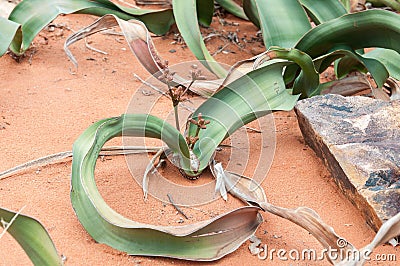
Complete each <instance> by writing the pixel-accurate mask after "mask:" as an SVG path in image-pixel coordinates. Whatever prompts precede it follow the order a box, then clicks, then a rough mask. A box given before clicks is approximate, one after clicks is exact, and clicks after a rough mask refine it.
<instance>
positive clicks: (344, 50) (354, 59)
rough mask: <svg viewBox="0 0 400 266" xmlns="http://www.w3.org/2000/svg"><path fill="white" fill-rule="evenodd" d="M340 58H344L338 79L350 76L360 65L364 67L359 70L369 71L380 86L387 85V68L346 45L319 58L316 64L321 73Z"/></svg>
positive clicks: (340, 65) (338, 65) (338, 69)
mask: <svg viewBox="0 0 400 266" xmlns="http://www.w3.org/2000/svg"><path fill="white" fill-rule="evenodd" d="M342 57H343V58H342ZM338 58H342V59H341V60H340V61H339V63H338V64H337V68H336V76H337V77H338V78H342V77H344V76H345V75H346V74H348V73H349V71H350V70H352V67H353V65H354V64H356V65H358V64H360V65H361V66H362V67H360V68H359V69H357V70H363V69H367V70H368V71H369V72H370V73H371V75H372V77H373V78H374V80H375V82H376V83H377V84H378V86H383V83H385V81H386V80H387V78H388V77H389V73H388V71H387V70H386V67H385V66H384V65H383V64H382V63H381V62H379V61H378V60H375V59H373V58H366V57H363V56H362V55H360V54H358V53H357V52H355V51H354V50H352V49H351V48H350V47H346V46H344V45H338V46H337V47H335V48H334V49H333V51H332V52H330V53H328V54H325V55H323V56H321V57H319V58H317V59H316V60H315V62H314V63H315V65H316V67H317V69H318V70H319V72H320V73H321V72H322V71H324V70H325V69H326V68H327V67H328V66H329V65H330V64H331V63H332V62H333V61H335V60H336V59H338ZM347 63H349V65H346V64H347Z"/></svg>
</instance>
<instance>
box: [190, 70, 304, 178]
mask: <svg viewBox="0 0 400 266" xmlns="http://www.w3.org/2000/svg"><path fill="white" fill-rule="evenodd" d="M288 64H290V63H288V62H284V63H274V64H271V65H267V66H265V67H262V68H259V69H257V70H254V71H252V72H250V73H248V74H247V75H245V76H243V77H241V78H239V79H237V80H235V81H233V82H232V83H230V84H228V85H226V86H225V87H224V88H223V89H221V90H219V91H218V92H217V93H215V94H214V95H213V96H212V97H211V98H209V99H207V100H206V101H205V102H204V103H203V104H202V105H201V106H200V107H199V108H198V109H197V110H196V111H195V112H194V114H193V118H195V119H196V118H197V117H198V115H199V114H200V113H201V114H202V116H203V117H204V119H206V120H210V124H208V125H207V128H206V129H202V130H200V134H199V141H198V142H196V145H195V146H194V149H193V152H194V153H195V154H196V155H197V157H198V158H199V160H200V171H202V170H203V169H204V168H205V167H206V166H207V165H208V163H209V160H210V159H211V157H212V155H213V153H214V151H215V148H216V147H217V146H218V145H219V144H220V143H221V142H222V141H223V140H224V139H225V138H227V137H228V136H229V135H230V134H232V133H233V132H235V131H236V130H237V129H238V128H240V127H241V126H243V125H245V124H247V123H249V122H251V121H253V120H254V119H257V117H260V116H262V115H266V114H268V113H270V112H271V111H276V110H291V109H292V108H293V107H294V105H295V104H296V102H297V100H298V96H295V95H291V94H290V93H289V92H288V90H286V88H285V84H284V83H283V78H282V70H283V67H285V66H286V65H288ZM196 129H197V126H195V125H193V124H191V125H190V127H189V130H188V135H189V136H195V132H196Z"/></svg>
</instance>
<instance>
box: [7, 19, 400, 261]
mask: <svg viewBox="0 0 400 266" xmlns="http://www.w3.org/2000/svg"><path fill="white" fill-rule="evenodd" d="M94 20H95V17H92V16H88V15H68V16H62V17H60V18H58V19H56V20H55V22H54V23H55V24H56V25H59V26H60V25H64V26H65V27H63V28H55V30H54V31H48V30H44V31H42V32H41V33H40V34H39V36H38V37H37V38H36V39H35V41H34V45H33V46H32V48H31V49H30V50H29V51H28V52H27V54H26V55H27V56H26V58H24V59H23V60H22V61H21V62H19V63H18V62H16V61H15V60H14V59H13V58H11V57H10V56H9V55H5V56H3V57H2V58H1V59H0V77H1V86H0V95H1V97H0V146H1V157H2V160H0V171H4V170H6V169H9V168H11V167H14V166H16V165H18V164H21V163H24V162H27V161H29V160H33V159H36V158H39V157H42V156H45V155H48V154H52V153H56V152H60V151H68V150H71V148H72V144H73V142H74V141H75V140H76V139H77V138H78V136H79V135H80V134H81V133H82V132H83V131H84V130H85V129H86V128H87V127H88V126H89V125H91V124H92V123H93V122H95V121H97V120H99V119H102V118H106V117H112V116H118V115H120V114H122V113H124V112H125V111H126V109H127V106H128V103H129V102H130V100H131V97H132V95H133V94H134V93H135V92H136V91H137V89H138V88H139V87H141V85H142V84H141V83H140V82H139V81H138V80H137V79H135V78H134V77H133V74H134V73H135V74H137V75H139V76H140V77H142V78H144V79H146V78H147V77H149V74H148V73H147V72H146V70H145V69H144V68H143V67H142V66H141V65H140V64H139V63H138V61H137V60H136V58H135V57H134V55H133V54H131V52H130V50H129V48H128V46H127V44H126V43H125V42H124V40H123V39H122V38H121V37H120V36H113V35H102V34H98V35H95V36H92V37H90V38H89V42H90V44H91V45H92V46H94V47H96V48H97V49H100V50H103V51H106V52H107V53H108V55H104V54H100V53H97V52H94V51H92V50H89V49H88V48H86V47H85V44H84V42H81V43H78V44H76V45H74V46H73V48H72V51H73V53H74V54H75V56H76V57H77V59H78V61H79V68H78V69H77V70H76V69H75V68H74V66H73V65H72V63H71V62H70V61H69V60H68V59H67V57H66V56H65V53H64V51H63V45H64V41H65V39H66V37H67V36H68V35H70V34H71V33H72V31H71V30H74V31H76V30H78V29H80V28H81V27H83V26H85V25H88V24H90V23H91V22H93V21H94ZM225 20H226V21H227V22H235V23H239V24H238V25H236V24H235V25H230V26H229V25H227V26H222V25H221V23H220V22H219V21H218V20H217V19H216V18H214V22H213V24H212V29H214V30H216V31H219V32H220V33H223V34H226V33H227V32H228V31H233V32H237V34H238V36H239V39H240V38H241V37H244V35H246V36H247V39H250V37H252V36H256V32H257V29H256V28H255V27H254V26H253V25H251V24H250V23H247V22H244V21H240V20H238V19H235V18H234V17H232V16H227V17H226V18H225ZM68 29H70V30H68ZM224 31H226V32H224ZM173 37H174V35H173V34H172V33H171V34H169V35H167V36H166V37H156V38H154V42H155V45H156V47H157V50H158V52H159V53H160V55H161V56H162V57H163V58H164V59H168V60H169V62H170V64H171V65H172V64H176V63H181V62H187V61H190V60H194V56H193V55H192V54H191V52H190V51H189V50H188V49H187V48H184V47H183V46H182V45H181V44H172V42H173ZM207 45H208V47H209V49H210V50H211V51H217V50H218V48H219V46H222V45H224V41H223V40H221V39H220V38H212V39H211V40H209V41H208V43H207ZM172 49H173V50H175V52H174V53H172V52H171V50H172ZM262 50H263V47H262V46H260V43H257V42H256V43H249V44H246V46H245V47H244V48H243V49H239V48H238V47H237V46H236V45H235V44H233V43H230V44H229V46H227V47H226V48H225V51H227V52H228V53H226V52H224V53H222V52H221V53H218V54H217V55H216V56H215V58H216V59H217V60H218V61H220V62H223V63H226V64H230V65H232V64H233V63H235V62H236V61H238V60H240V59H244V58H248V57H250V56H252V53H255V52H259V51H262ZM145 97H146V96H144V95H143V100H144V101H145V100H146V99H145ZM166 108H168V107H166ZM168 110H169V109H168ZM168 110H166V111H168ZM274 120H275V126H276V137H277V144H276V150H275V154H274V159H273V163H272V167H271V169H270V171H269V172H268V175H267V176H266V178H265V180H264V182H263V183H262V186H263V188H264V189H265V191H266V194H267V197H268V200H269V201H270V202H272V203H273V204H276V205H279V206H283V207H292V208H295V207H298V206H307V207H310V208H313V209H314V210H315V211H317V212H318V213H319V215H320V216H321V218H322V219H323V220H324V221H325V222H326V223H328V224H330V225H331V226H333V228H335V231H336V232H337V233H338V234H339V235H341V236H343V237H345V238H346V239H347V240H348V241H349V242H351V243H352V244H354V245H355V246H356V247H359V248H360V247H362V246H364V245H366V244H367V243H369V242H370V241H371V240H372V239H373V237H374V232H373V231H372V230H371V229H370V228H369V227H368V225H367V224H366V223H365V221H364V220H363V218H362V216H361V212H360V211H359V210H357V209H356V208H355V207H353V206H352V205H351V204H350V203H349V201H348V200H347V199H346V198H345V197H344V196H343V195H341V193H340V192H339V190H338V188H337V187H336V185H335V183H334V182H333V180H332V177H331V175H330V174H329V172H328V171H327V170H326V168H325V167H324V165H323V163H322V161H321V160H320V159H319V158H317V157H316V155H315V153H314V152H313V151H312V150H311V149H310V148H309V147H308V146H307V145H306V144H305V143H304V140H303V137H302V135H301V132H300V130H299V127H298V124H297V119H296V117H295V114H294V113H293V112H278V113H276V114H274ZM251 134H252V138H253V139H254V141H255V142H257V139H258V138H259V134H258V133H251ZM117 142H118V141H117ZM117 142H116V143H117ZM255 163H256V162H252V161H251V160H250V162H249V164H250V165H251V164H253V167H254V165H255ZM137 167H138V168H144V167H145V165H137ZM171 173H172V172H171ZM172 174H175V175H176V172H173V173H172ZM70 176H71V161H70V160H64V161H62V162H59V163H55V164H51V165H48V166H41V167H34V168H31V169H29V170H26V171H24V172H22V173H19V174H17V175H14V176H12V177H9V178H6V179H2V180H0V206H1V207H5V208H8V209H12V210H15V211H18V210H19V209H21V208H22V207H23V206H25V208H24V209H23V212H22V213H24V214H27V215H30V216H33V217H36V218H37V219H39V220H40V221H41V222H42V223H43V224H44V226H45V227H46V229H47V230H48V231H49V233H50V235H51V237H52V239H53V240H54V243H55V245H56V247H57V250H58V251H59V253H60V254H63V256H65V258H66V261H65V265H170V264H175V265H187V264H192V262H190V263H189V262H185V261H180V260H174V259H167V258H154V257H140V256H129V255H127V254H125V253H123V252H119V251H117V250H114V249H112V248H110V247H108V246H106V245H103V244H98V243H96V242H95V241H94V240H92V238H91V237H90V236H89V235H88V234H87V233H86V231H85V230H84V229H83V227H82V226H81V224H80V223H79V221H78V219H77V218H76V216H75V213H74V211H73V209H72V206H71V203H70V198H69V191H70ZM96 178H97V183H98V187H99V189H100V192H101V194H102V195H103V196H104V198H105V199H106V201H107V203H108V204H110V206H112V207H113V208H115V209H116V210H117V211H119V212H120V213H122V214H123V215H125V216H127V217H129V218H131V219H134V220H136V221H140V222H147V223H154V224H163V225H180V224H181V223H180V221H181V222H182V219H181V215H180V214H177V212H176V210H175V209H174V208H173V207H172V206H171V205H169V204H165V203H162V202H161V201H159V200H157V199H155V198H154V197H151V196H150V197H149V199H148V201H146V202H145V201H143V194H142V190H141V188H140V186H139V185H138V184H137V183H136V182H135V181H134V180H133V178H132V177H131V175H130V173H129V171H128V168H127V165H126V162H125V159H124V157H123V156H119V157H111V158H108V159H107V160H102V161H99V162H98V164H97V169H96ZM176 180H181V179H180V178H176ZM178 182H179V181H178ZM182 182H188V181H182ZM194 182H196V181H193V184H195V183H194ZM238 206H241V203H240V202H239V201H237V200H235V199H234V198H232V197H231V196H229V199H228V202H224V201H223V200H222V199H219V200H217V201H213V202H211V203H209V204H204V205H201V206H197V207H196V209H193V208H183V210H184V211H185V212H186V213H187V215H188V216H189V220H186V219H183V221H184V222H183V224H188V223H193V222H196V221H200V220H205V219H209V218H212V217H215V216H216V215H219V214H222V213H224V212H226V211H228V210H231V209H233V208H235V207H238ZM263 217H264V219H265V221H264V223H263V224H262V225H261V226H260V228H259V229H258V231H257V233H256V235H257V236H258V237H259V238H260V239H261V241H262V243H263V244H267V245H268V248H269V249H281V248H283V249H285V250H292V249H297V250H300V251H301V250H303V249H316V250H317V251H319V250H321V249H322V247H321V246H320V244H319V243H318V242H317V241H316V240H315V239H314V238H313V237H312V236H311V235H309V234H308V232H306V231H304V230H302V229H300V228H299V227H297V226H296V225H294V224H292V223H290V222H287V221H285V220H283V219H281V218H278V217H275V216H273V215H271V214H266V213H263ZM248 246H249V242H248V241H247V242H246V243H244V244H243V245H242V246H241V247H240V248H239V249H238V250H236V251H235V252H233V253H232V254H230V255H228V256H226V257H225V258H223V259H221V260H219V261H216V262H214V263H215V264H217V265H329V263H328V262H327V261H322V262H321V261H319V262H313V261H287V262H284V261H279V260H278V259H276V258H275V259H274V260H272V261H271V260H269V259H267V260H259V259H258V258H257V256H253V255H251V254H250V252H249V249H248ZM374 254H396V256H397V257H398V258H399V259H400V251H399V250H398V249H396V248H394V247H392V246H389V245H386V246H383V247H380V248H378V249H377V250H376V252H375V253H374ZM373 256H374V255H373ZM373 256H372V257H373ZM214 263H213V264H214ZM198 264H209V263H198ZM378 264H380V265H389V264H390V263H388V262H380V263H378V262H371V265H378ZM395 264H396V263H392V265H395ZM0 265H30V261H29V259H28V258H27V256H26V255H25V254H24V252H23V251H22V249H21V248H20V247H19V246H18V244H17V243H16V242H15V241H14V240H13V239H12V238H11V237H10V236H9V235H7V234H6V235H5V236H4V237H3V238H2V239H1V249H0Z"/></svg>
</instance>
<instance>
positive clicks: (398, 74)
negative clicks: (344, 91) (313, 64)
mask: <svg viewBox="0 0 400 266" xmlns="http://www.w3.org/2000/svg"><path fill="white" fill-rule="evenodd" d="M362 57H363V58H370V59H375V60H378V61H379V62H380V63H382V64H383V65H384V66H385V67H386V69H387V71H388V72H389V76H391V77H393V78H395V79H397V80H400V67H399V64H397V62H400V54H399V53H398V52H396V51H394V50H390V49H384V48H376V49H374V50H372V51H370V52H368V53H365V54H364V55H362ZM352 69H357V70H366V67H365V66H363V65H360V62H359V61H357V60H354V58H348V57H346V58H343V59H342V60H340V63H339V64H338V67H337V72H338V74H339V75H340V76H344V75H346V74H348V73H349V72H350V71H351V70H352ZM367 69H368V68H367Z"/></svg>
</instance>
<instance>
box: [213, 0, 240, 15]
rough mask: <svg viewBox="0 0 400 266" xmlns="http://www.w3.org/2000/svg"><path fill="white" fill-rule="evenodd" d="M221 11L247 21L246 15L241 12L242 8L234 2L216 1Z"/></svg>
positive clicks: (232, 0)
mask: <svg viewBox="0 0 400 266" xmlns="http://www.w3.org/2000/svg"><path fill="white" fill-rule="evenodd" d="M215 2H217V3H218V4H219V5H220V6H221V7H222V8H223V9H225V10H226V11H228V12H229V13H231V14H233V15H235V16H237V17H239V18H241V19H245V20H248V18H247V16H246V14H245V13H244V11H243V8H242V7H241V6H240V5H238V4H237V3H236V2H235V1H234V0H216V1H215Z"/></svg>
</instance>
